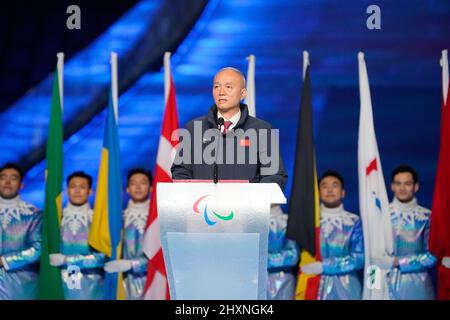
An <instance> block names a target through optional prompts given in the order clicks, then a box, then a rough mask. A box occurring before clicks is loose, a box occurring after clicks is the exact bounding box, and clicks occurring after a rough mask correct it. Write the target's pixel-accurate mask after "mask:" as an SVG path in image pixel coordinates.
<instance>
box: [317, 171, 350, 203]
mask: <svg viewBox="0 0 450 320" xmlns="http://www.w3.org/2000/svg"><path fill="white" fill-rule="evenodd" d="M319 196H320V200H321V201H322V203H323V205H324V206H325V207H327V208H337V207H339V206H340V205H341V203H342V199H344V197H345V190H344V189H342V185H341V181H339V179H338V178H336V177H332V176H328V177H325V178H323V179H322V181H320V185H319Z"/></svg>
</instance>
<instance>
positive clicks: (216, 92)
mask: <svg viewBox="0 0 450 320" xmlns="http://www.w3.org/2000/svg"><path fill="white" fill-rule="evenodd" d="M246 94H247V91H246V89H245V88H244V81H243V79H242V76H241V75H240V74H238V73H237V72H236V71H233V70H223V71H221V72H219V73H218V74H217V75H216V76H215V77H214V83H213V97H214V102H215V103H216V106H217V109H218V110H219V111H220V113H226V112H228V111H230V110H234V109H237V110H238V109H239V103H240V101H241V100H242V99H244V98H245V95H246Z"/></svg>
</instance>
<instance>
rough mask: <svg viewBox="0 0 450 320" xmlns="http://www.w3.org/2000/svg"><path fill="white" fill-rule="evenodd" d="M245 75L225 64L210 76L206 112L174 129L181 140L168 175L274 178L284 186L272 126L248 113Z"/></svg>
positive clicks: (281, 164) (281, 163) (177, 176)
mask: <svg viewBox="0 0 450 320" xmlns="http://www.w3.org/2000/svg"><path fill="white" fill-rule="evenodd" d="M246 93H247V92H246V89H245V77H244V75H243V74H242V73H241V72H240V71H239V70H237V69H235V68H231V67H226V68H223V69H221V70H220V71H219V72H218V73H217V74H216V75H215V77H214V81H213V89H212V95H213V98H214V104H213V106H212V107H211V108H210V109H209V112H208V114H207V115H205V116H201V117H199V118H196V119H193V120H191V121H190V122H188V124H187V125H186V127H185V129H180V130H179V137H180V145H179V148H178V151H177V154H176V157H175V160H174V163H173V165H172V169H171V171H172V178H173V179H174V180H176V179H206V180H214V182H217V181H218V180H248V181H249V182H264V183H277V184H278V185H279V186H280V188H281V189H282V190H283V189H284V187H285V185H286V181H287V174H286V171H285V169H284V165H283V161H282V159H281V156H280V153H279V145H278V142H279V134H278V130H277V129H272V126H271V125H270V124H269V123H267V122H265V121H263V120H260V119H257V118H255V117H252V116H250V115H249V112H248V108H247V105H245V104H243V103H241V100H242V99H244V98H245V96H246Z"/></svg>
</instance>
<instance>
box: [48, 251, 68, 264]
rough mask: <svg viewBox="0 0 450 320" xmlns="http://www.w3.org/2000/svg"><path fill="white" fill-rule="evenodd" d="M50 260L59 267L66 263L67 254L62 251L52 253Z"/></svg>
mask: <svg viewBox="0 0 450 320" xmlns="http://www.w3.org/2000/svg"><path fill="white" fill-rule="evenodd" d="M49 260H50V265H51V266H53V267H59V266H62V265H63V264H64V263H66V256H65V255H63V254H61V253H51V254H50V255H49Z"/></svg>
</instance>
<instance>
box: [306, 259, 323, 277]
mask: <svg viewBox="0 0 450 320" xmlns="http://www.w3.org/2000/svg"><path fill="white" fill-rule="evenodd" d="M301 271H302V272H303V273H304V274H321V273H322V272H323V266H322V262H320V261H318V262H313V263H308V264H305V265H304V266H301Z"/></svg>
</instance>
